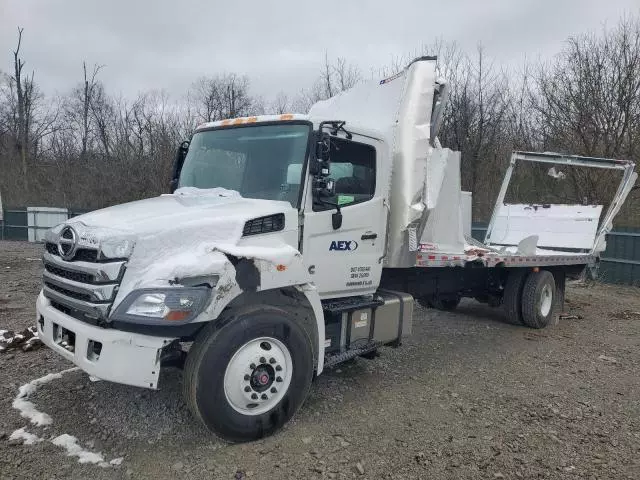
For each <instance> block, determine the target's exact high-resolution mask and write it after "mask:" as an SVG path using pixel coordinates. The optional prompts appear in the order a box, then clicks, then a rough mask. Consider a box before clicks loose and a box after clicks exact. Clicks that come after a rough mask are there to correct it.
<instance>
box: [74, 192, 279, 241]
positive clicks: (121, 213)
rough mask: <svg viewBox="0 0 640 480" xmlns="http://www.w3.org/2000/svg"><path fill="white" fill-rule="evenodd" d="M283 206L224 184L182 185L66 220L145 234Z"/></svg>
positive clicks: (248, 215)
mask: <svg viewBox="0 0 640 480" xmlns="http://www.w3.org/2000/svg"><path fill="white" fill-rule="evenodd" d="M286 209H291V205H290V204H289V203H288V202H281V201H275V200H255V199H248V198H243V197H241V196H240V194H239V193H238V192H235V191H233V190H226V189H224V188H211V189H199V188H193V187H185V188H180V189H178V190H176V191H175V193H173V194H169V195H160V196H159V197H154V198H147V199H144V200H138V201H135V202H129V203H123V204H121V205H114V206H112V207H107V208H103V209H101V210H96V211H95V212H89V213H85V214H84V215H81V216H79V217H75V218H74V219H73V220H72V221H71V222H68V223H81V224H82V225H85V226H86V227H89V228H90V229H92V230H97V229H101V228H105V229H109V230H117V231H119V232H121V233H125V234H126V233H130V234H135V235H145V234H150V233H154V232H157V231H158V230H164V229H166V228H167V227H169V226H175V227H177V226H180V225H181V224H183V223H184V224H187V223H190V222H193V221H199V220H205V219H210V220H216V221H218V220H220V219H222V218H229V219H231V218H233V217H243V218H245V219H248V218H255V217H260V216H263V215H270V214H272V213H279V212H283V211H285V210H286ZM243 224H244V223H243ZM105 233H106V232H105Z"/></svg>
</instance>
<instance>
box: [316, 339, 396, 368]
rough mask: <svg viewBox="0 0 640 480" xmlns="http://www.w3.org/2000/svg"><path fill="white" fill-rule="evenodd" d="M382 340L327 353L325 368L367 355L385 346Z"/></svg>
mask: <svg viewBox="0 0 640 480" xmlns="http://www.w3.org/2000/svg"><path fill="white" fill-rule="evenodd" d="M383 345H384V343H382V342H368V343H366V344H365V345H363V346H362V347H358V348H350V349H349V350H347V351H345V352H342V353H336V354H333V355H325V357H324V368H331V367H335V366H336V365H338V364H339V363H342V362H346V361H347V360H351V359H352V358H355V357H359V356H362V355H366V354H368V353H371V352H373V351H375V350H377V349H378V348H379V347H381V346H383Z"/></svg>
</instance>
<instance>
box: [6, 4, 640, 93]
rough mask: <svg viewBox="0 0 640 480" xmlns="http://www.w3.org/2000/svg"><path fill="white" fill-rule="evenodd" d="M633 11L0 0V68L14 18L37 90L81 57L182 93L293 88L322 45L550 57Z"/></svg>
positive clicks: (505, 58) (75, 68) (61, 85)
mask: <svg viewBox="0 0 640 480" xmlns="http://www.w3.org/2000/svg"><path fill="white" fill-rule="evenodd" d="M625 13H633V14H638V13H640V6H639V3H638V0H606V1H601V0H597V1H595V0H457V1H456V0H450V1H442V0H440V1H437V2H436V1H431V0H391V1H381V0H375V1H374V0H369V1H365V0H342V1H337V2H318V1H313V2H312V1H308V0H271V1H265V0H261V1H255V0H244V1H228V2H220V1H218V2H216V1H211V0H210V1H204V0H198V1H195V0H146V1H139V0H107V1H95V0H93V1H92V0H59V1H49V0H0V70H3V71H5V72H7V71H9V70H10V68H11V62H12V50H13V48H14V47H15V41H16V27H17V26H21V27H24V29H25V30H24V38H23V49H22V56H23V58H24V59H25V60H26V62H27V64H26V67H25V68H26V69H27V70H28V71H31V70H35V76H36V80H37V82H38V83H39V84H40V85H41V86H42V87H43V88H44V90H45V91H46V92H47V93H54V92H60V93H64V92H66V91H68V90H69V89H70V88H71V87H72V86H73V85H75V84H76V83H77V82H78V80H79V79H80V77H81V75H82V61H83V60H86V61H87V63H88V64H94V63H97V64H104V65H106V67H105V68H104V69H103V70H102V71H101V72H100V78H101V79H102V80H103V81H104V82H105V84H106V86H107V89H108V90H109V91H110V92H111V93H122V94H124V95H125V96H128V97H132V96H135V95H136V94H137V93H138V92H139V91H145V90H150V89H164V90H166V91H168V92H169V93H170V94H172V95H181V94H182V93H183V92H184V91H185V90H186V89H187V88H188V86H189V85H190V84H191V83H192V82H193V80H195V79H196V78H197V77H199V76H201V75H211V74H216V73H224V72H237V73H240V74H246V75H248V76H249V77H250V79H251V82H252V91H253V92H254V93H256V94H259V95H262V96H264V97H265V98H266V99H267V100H269V99H270V98H273V97H274V96H275V95H276V94H277V93H278V92H279V91H281V90H282V91H285V92H288V93H290V94H292V95H295V94H296V93H297V92H298V91H299V90H300V89H301V88H304V87H308V86H309V84H310V83H312V82H313V79H314V78H315V77H316V76H317V74H318V73H319V70H320V68H321V66H322V62H323V60H324V52H325V51H326V52H327V53H328V55H329V57H336V56H342V57H345V58H346V59H347V60H348V61H350V62H352V63H355V64H357V65H358V66H359V67H360V68H361V69H362V71H363V74H365V75H366V76H369V75H370V74H371V67H373V66H376V67H379V66H382V65H385V64H389V63H390V61H391V60H392V59H393V58H394V57H398V56H402V55H407V54H409V53H410V52H412V51H415V50H416V49H417V48H419V47H420V46H421V45H422V44H425V43H430V42H431V41H433V39H434V38H436V37H442V38H443V39H445V40H455V41H457V42H458V43H459V44H460V45H461V46H462V47H463V48H465V49H473V48H475V45H476V44H477V43H478V42H482V44H483V45H484V46H485V48H486V52H487V54H488V55H490V56H491V57H493V58H495V59H496V61H497V62H499V63H501V64H506V65H509V66H516V65H520V64H522V63H523V61H524V58H525V56H526V57H527V58H530V59H536V58H538V57H541V58H550V57H552V56H553V55H554V54H555V53H556V52H557V51H559V50H560V49H561V48H562V44H563V41H564V40H565V39H566V38H567V37H568V36H570V35H575V34H578V33H581V32H585V31H590V30H591V31H593V30H599V29H600V28H601V27H602V25H603V24H604V23H605V22H606V23H607V24H609V25H612V24H615V23H616V22H617V21H618V19H619V18H620V16H622V15H623V14H625Z"/></svg>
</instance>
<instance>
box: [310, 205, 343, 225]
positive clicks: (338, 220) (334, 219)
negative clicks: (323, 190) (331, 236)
mask: <svg viewBox="0 0 640 480" xmlns="http://www.w3.org/2000/svg"><path fill="white" fill-rule="evenodd" d="M316 202H317V203H319V204H321V205H329V206H331V207H335V209H336V211H335V212H334V214H333V215H331V225H332V226H333V229H334V230H338V229H339V228H340V227H342V211H340V205H339V204H337V203H334V202H330V201H329V200H325V199H324V198H320V197H317V198H316Z"/></svg>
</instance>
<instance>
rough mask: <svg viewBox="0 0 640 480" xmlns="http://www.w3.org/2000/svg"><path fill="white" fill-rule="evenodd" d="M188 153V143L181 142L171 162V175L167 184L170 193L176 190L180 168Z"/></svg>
mask: <svg viewBox="0 0 640 480" xmlns="http://www.w3.org/2000/svg"><path fill="white" fill-rule="evenodd" d="M188 151H189V142H188V141H186V140H185V141H184V142H182V143H181V144H180V146H179V147H178V149H177V150H176V156H175V158H174V160H173V171H172V174H171V182H170V183H169V189H170V191H171V193H173V192H175V191H176V188H178V181H179V179H180V172H181V171H182V166H183V165H184V159H185V158H186V157H187V152H188Z"/></svg>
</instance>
